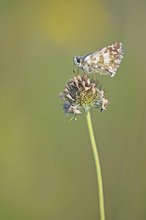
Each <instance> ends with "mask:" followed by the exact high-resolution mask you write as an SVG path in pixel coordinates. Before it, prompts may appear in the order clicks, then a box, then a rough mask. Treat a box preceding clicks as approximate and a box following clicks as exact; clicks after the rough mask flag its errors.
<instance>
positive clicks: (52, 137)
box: [0, 0, 146, 220]
mask: <svg viewBox="0 0 146 220" xmlns="http://www.w3.org/2000/svg"><path fill="white" fill-rule="evenodd" d="M145 9H146V2H145V1H142V0H140V1H130V0H128V1H126V0H123V1H119V0H118V1H116V0H111V1H108V0H105V1H103V0H96V1H95V0H90V1H89V0H87V1H84V0H74V1H69V0H66V1H65V0H62V1H61V0H60V1H59V0H54V1H51V0H50V1H46V0H42V1H38V0H36V1H34V0H32V1H28V0H22V1H21V0H19V1H18V0H0V76H1V78H0V100H1V106H0V116H1V118H0V129H1V130H0V136H1V138H0V219H1V220H12V219H14V220H20V219H21V220H26V219H27V220H48V219H49V220H58V219H59V220H89V219H92V220H97V219H99V210H98V191H97V183H96V175H95V167H94V161H93V156H92V151H91V147H90V141H89V138H88V133H87V128H86V122H85V118H84V116H83V117H79V120H77V121H71V122H68V120H67V119H66V118H65V116H64V113H63V110H62V102H61V100H59V97H58V93H59V92H60V91H62V90H63V88H64V85H65V83H66V82H67V81H68V80H69V79H70V78H71V77H72V76H73V72H72V70H73V68H74V65H73V62H72V57H73V55H83V54H86V53H88V52H92V51H94V50H98V49H100V48H101V47H103V46H106V45H110V44H111V43H114V42H116V41H121V42H123V44H124V46H125V57H124V59H123V61H122V63H121V66H120V68H119V70H118V73H117V75H116V76H115V77H114V78H110V77H106V76H99V79H100V81H101V83H102V85H103V87H104V88H105V90H106V97H107V98H108V99H109V100H110V105H109V107H108V109H107V111H106V112H103V113H101V112H99V111H98V110H94V111H93V112H92V119H93V123H94V130H95V136H96V139H97V142H98V144H99V152H100V158H101V164H102V171H103V178H104V190H105V205H106V220H129V219H132V220H137V219H139V220H145V219H146V172H145V167H146V143H145V135H146V131H145V130H146V111H145V107H146V85H145V84H146V70H145V63H146V61H145V59H146V55H145V51H146V42H145V39H146V25H145V22H146V10H145Z"/></svg>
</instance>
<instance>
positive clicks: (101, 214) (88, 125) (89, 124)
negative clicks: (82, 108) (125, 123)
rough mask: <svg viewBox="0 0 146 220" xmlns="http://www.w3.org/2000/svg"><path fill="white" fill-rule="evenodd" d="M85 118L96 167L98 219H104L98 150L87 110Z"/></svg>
mask: <svg viewBox="0 0 146 220" xmlns="http://www.w3.org/2000/svg"><path fill="white" fill-rule="evenodd" d="M86 120H87V127H88V131H89V136H90V141H91V145H92V151H93V156H94V160H95V167H96V175H97V183H98V193H99V210H100V220H105V211H104V195H103V183H102V174H101V167H100V161H99V155H98V151H97V147H96V142H95V138H94V132H93V127H92V121H91V116H90V113H89V112H88V113H87V115H86Z"/></svg>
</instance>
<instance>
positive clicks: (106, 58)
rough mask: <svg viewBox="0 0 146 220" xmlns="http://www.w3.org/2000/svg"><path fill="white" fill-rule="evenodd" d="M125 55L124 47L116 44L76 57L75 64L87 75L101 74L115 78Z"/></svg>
mask: <svg viewBox="0 0 146 220" xmlns="http://www.w3.org/2000/svg"><path fill="white" fill-rule="evenodd" d="M123 55H124V46H123V44H122V43H118V42H116V43H115V44H112V45H110V46H107V47H104V48H102V49H101V50H99V51H96V52H93V53H90V54H88V55H85V56H74V57H73V60H74V64H75V65H76V66H77V67H78V68H81V69H82V70H83V71H84V72H85V73H86V74H91V73H100V74H101V75H110V76H111V77H113V76H114V75H115V74H116V72H117V69H118V68H119V65H120V63H121V60H122V58H123Z"/></svg>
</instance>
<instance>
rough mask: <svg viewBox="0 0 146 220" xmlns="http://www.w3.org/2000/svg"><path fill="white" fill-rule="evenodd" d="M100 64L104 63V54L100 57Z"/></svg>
mask: <svg viewBox="0 0 146 220" xmlns="http://www.w3.org/2000/svg"><path fill="white" fill-rule="evenodd" d="M98 63H100V64H101V63H104V57H103V55H102V54H100V55H99V61H98Z"/></svg>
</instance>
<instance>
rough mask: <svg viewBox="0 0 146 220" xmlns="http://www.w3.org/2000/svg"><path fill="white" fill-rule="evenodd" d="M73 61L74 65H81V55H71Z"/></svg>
mask: <svg viewBox="0 0 146 220" xmlns="http://www.w3.org/2000/svg"><path fill="white" fill-rule="evenodd" d="M73 61H74V64H75V65H76V66H78V67H80V68H81V67H82V66H83V65H82V58H81V56H74V57H73Z"/></svg>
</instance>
